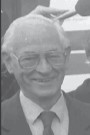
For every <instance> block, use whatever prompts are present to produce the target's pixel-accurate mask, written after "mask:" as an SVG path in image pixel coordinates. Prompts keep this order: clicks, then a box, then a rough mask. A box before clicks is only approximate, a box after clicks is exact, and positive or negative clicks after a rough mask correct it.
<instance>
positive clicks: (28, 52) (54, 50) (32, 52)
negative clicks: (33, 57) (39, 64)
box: [24, 49, 58, 54]
mask: <svg viewBox="0 0 90 135" xmlns="http://www.w3.org/2000/svg"><path fill="white" fill-rule="evenodd" d="M56 51H58V50H57V49H51V50H48V51H46V53H47V52H56ZM36 53H37V52H35V51H25V52H24V54H36Z"/></svg>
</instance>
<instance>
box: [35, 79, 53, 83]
mask: <svg viewBox="0 0 90 135" xmlns="http://www.w3.org/2000/svg"><path fill="white" fill-rule="evenodd" d="M53 79H54V78H51V79H33V81H36V82H42V83H47V82H50V81H52V80H53Z"/></svg>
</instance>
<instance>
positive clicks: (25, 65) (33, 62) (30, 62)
mask: <svg viewBox="0 0 90 135" xmlns="http://www.w3.org/2000/svg"><path fill="white" fill-rule="evenodd" d="M12 55H13V56H14V57H15V58H16V59H17V60H18V63H19V65H20V67H21V68H22V69H24V70H30V69H35V68H36V67H37V65H38V64H39V63H40V54H28V55H23V56H20V57H19V58H18V57H17V56H16V55H15V54H13V53H12ZM65 58H66V55H65V53H61V52H56V53H47V54H45V60H46V61H47V63H48V64H49V65H50V66H52V67H54V68H57V67H60V66H62V65H64V63H65Z"/></svg>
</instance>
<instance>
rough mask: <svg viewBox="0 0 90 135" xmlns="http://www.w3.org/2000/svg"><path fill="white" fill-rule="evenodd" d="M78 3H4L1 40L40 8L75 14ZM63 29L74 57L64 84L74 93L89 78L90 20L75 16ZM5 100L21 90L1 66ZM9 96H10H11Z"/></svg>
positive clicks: (13, 0) (4, 0)
mask: <svg viewBox="0 0 90 135" xmlns="http://www.w3.org/2000/svg"><path fill="white" fill-rule="evenodd" d="M77 1H78V0H1V38H2V41H3V35H4V33H5V31H6V30H7V28H8V26H9V25H10V23H11V22H12V21H13V20H14V19H16V18H18V17H20V16H23V15H26V14H28V13H29V12H31V11H32V10H33V9H34V8H35V7H36V6H37V5H44V6H50V7H53V8H57V9H62V10H63V9H65V10H73V9H74V7H75V4H76V3H77ZM62 26H63V28H64V30H65V31H66V33H67V36H68V37H69V39H70V41H71V49H72V51H71V56H70V62H69V67H68V70H67V75H66V77H65V79H64V82H63V84H62V89H63V90H65V91H66V92H68V91H73V90H74V89H76V88H77V87H78V86H79V85H80V84H82V82H83V81H84V80H85V79H87V78H90V65H89V64H88V62H87V59H86V55H85V51H84V47H85V45H86V44H87V42H88V40H89V38H90V17H81V16H79V15H75V16H73V17H71V18H69V19H66V20H65V21H64V23H63V25H62ZM1 82H2V91H1V94H2V98H3V97H5V96H6V95H7V93H8V91H10V92H11V95H12V94H13V93H15V92H16V89H19V86H18V84H17V83H16V80H15V78H14V76H13V75H10V74H9V73H8V72H7V71H6V70H5V67H4V66H2V78H1ZM10 92H9V93H10Z"/></svg>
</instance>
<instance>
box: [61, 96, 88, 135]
mask: <svg viewBox="0 0 90 135" xmlns="http://www.w3.org/2000/svg"><path fill="white" fill-rule="evenodd" d="M63 94H64V96H65V99H66V104H67V108H68V113H69V133H68V135H90V122H89V120H88V119H87V118H86V116H85V117H84V115H83V111H84V110H82V109H80V108H82V106H80V105H79V101H77V100H76V99H73V98H71V97H69V96H67V94H65V93H63ZM81 105H82V103H81ZM88 130H89V131H88Z"/></svg>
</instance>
